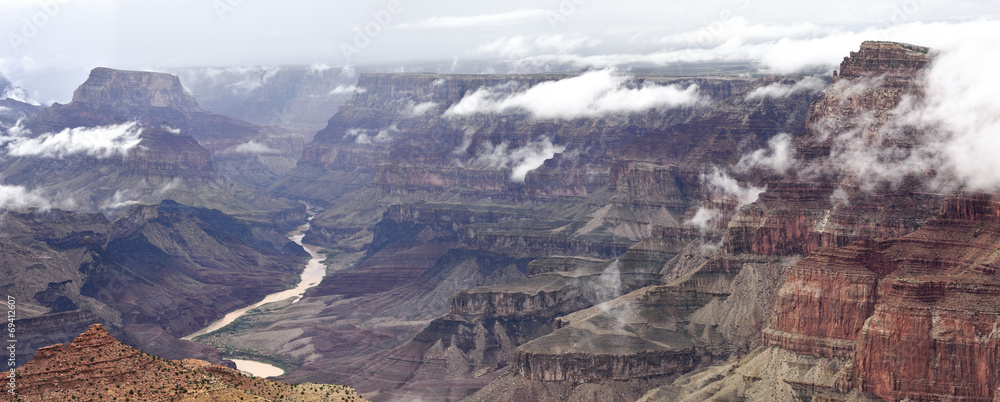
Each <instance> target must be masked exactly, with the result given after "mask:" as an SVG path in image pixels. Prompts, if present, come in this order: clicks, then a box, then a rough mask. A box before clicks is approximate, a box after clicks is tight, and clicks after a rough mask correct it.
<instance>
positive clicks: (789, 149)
mask: <svg viewBox="0 0 1000 402" xmlns="http://www.w3.org/2000/svg"><path fill="white" fill-rule="evenodd" d="M794 157H795V147H794V146H793V145H792V136H791V135H789V134H787V133H781V134H778V135H776V136H774V137H772V138H771V139H770V140H768V141H767V149H758V150H756V151H754V152H751V153H749V154H746V155H743V157H741V158H740V161H739V162H738V163H737V164H736V170H737V171H739V172H744V173H745V172H747V171H749V170H750V169H753V168H754V167H758V166H760V167H764V168H767V169H770V170H772V171H774V172H775V173H779V174H785V173H787V172H788V169H790V168H792V166H794V165H795V159H794Z"/></svg>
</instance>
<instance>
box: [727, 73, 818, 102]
mask: <svg viewBox="0 0 1000 402" xmlns="http://www.w3.org/2000/svg"><path fill="white" fill-rule="evenodd" d="M824 88H826V81H824V80H823V79H822V78H820V77H816V76H809V77H805V78H803V79H801V80H799V81H798V82H796V83H794V84H784V83H781V82H775V83H773V84H770V85H766V86H763V87H759V88H756V89H754V90H753V91H752V92H750V93H749V94H747V99H763V98H786V97H788V96H790V95H794V94H797V93H800V92H806V93H817V92H820V91H822V90H823V89H824Z"/></svg>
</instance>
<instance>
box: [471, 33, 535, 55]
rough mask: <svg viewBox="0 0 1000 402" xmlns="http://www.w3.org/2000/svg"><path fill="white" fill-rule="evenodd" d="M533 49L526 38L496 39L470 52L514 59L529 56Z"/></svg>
mask: <svg viewBox="0 0 1000 402" xmlns="http://www.w3.org/2000/svg"><path fill="white" fill-rule="evenodd" d="M532 50H533V47H532V46H531V42H530V40H529V39H528V37H527V36H514V37H509V38H508V37H504V38H498V39H496V40H494V41H492V42H489V43H485V44H483V45H480V46H479V47H477V48H476V49H475V50H473V51H472V53H473V54H491V55H498V56H500V57H507V58H516V57H524V56H527V55H529V54H531V51H532Z"/></svg>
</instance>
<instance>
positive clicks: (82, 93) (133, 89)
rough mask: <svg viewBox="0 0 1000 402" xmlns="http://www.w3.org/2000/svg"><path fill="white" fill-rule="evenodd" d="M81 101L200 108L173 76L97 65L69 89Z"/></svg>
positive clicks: (184, 109)
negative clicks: (75, 85)
mask: <svg viewBox="0 0 1000 402" xmlns="http://www.w3.org/2000/svg"><path fill="white" fill-rule="evenodd" d="M73 101H74V102H79V103H81V104H91V105H102V104H124V105H129V106H133V107H162V108H170V109H176V110H178V111H181V112H194V111H198V110H200V108H199V107H198V102H197V101H196V100H195V99H194V97H192V96H191V95H190V94H188V93H187V92H185V91H184V87H183V86H181V81H180V80H179V79H177V77H176V76H174V75H170V74H165V73H154V72H146V71H121V70H112V69H110V68H103V67H98V68H95V69H93V70H92V71H91V72H90V78H88V79H87V82H85V83H84V84H83V85H81V86H80V87H79V88H77V89H76V91H75V92H73Z"/></svg>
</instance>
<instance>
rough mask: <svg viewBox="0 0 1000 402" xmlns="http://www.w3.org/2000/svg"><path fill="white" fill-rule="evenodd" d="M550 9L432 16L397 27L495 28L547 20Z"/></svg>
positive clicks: (397, 26)
mask: <svg viewBox="0 0 1000 402" xmlns="http://www.w3.org/2000/svg"><path fill="white" fill-rule="evenodd" d="M550 12H551V11H549V10H531V9H529V10H515V11H510V12H506V13H498V14H480V15H471V16H462V17H458V16H448V17H431V18H428V19H425V20H420V21H417V22H410V23H403V24H399V25H396V29H415V28H493V27H503V26H510V25H516V24H522V23H525V22H534V21H539V20H545V19H546V17H547V16H548V15H549V13H550Z"/></svg>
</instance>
